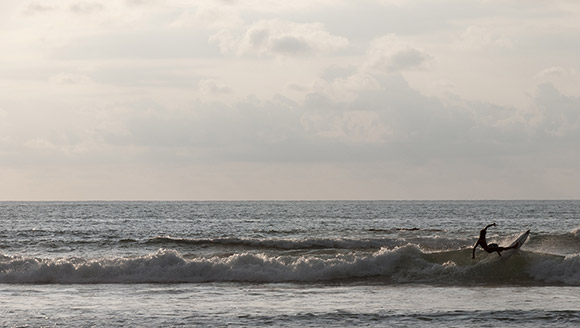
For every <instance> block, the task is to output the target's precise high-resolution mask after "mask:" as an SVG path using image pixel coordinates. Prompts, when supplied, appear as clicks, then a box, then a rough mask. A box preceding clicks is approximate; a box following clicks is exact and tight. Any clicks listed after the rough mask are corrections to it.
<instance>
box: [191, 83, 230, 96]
mask: <svg viewBox="0 0 580 328" xmlns="http://www.w3.org/2000/svg"><path fill="white" fill-rule="evenodd" d="M198 87H199V89H200V90H201V92H202V93H203V94H208V95H227V94H231V93H233V89H232V88H231V87H229V86H227V85H221V84H218V83H217V82H215V81H213V80H201V81H199V83H198Z"/></svg>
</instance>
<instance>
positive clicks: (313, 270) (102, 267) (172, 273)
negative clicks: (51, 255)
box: [0, 245, 580, 286]
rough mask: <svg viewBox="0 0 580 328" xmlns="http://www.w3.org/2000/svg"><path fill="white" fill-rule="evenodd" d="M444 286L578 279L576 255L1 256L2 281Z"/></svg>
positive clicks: (398, 251) (405, 249)
mask: <svg viewBox="0 0 580 328" xmlns="http://www.w3.org/2000/svg"><path fill="white" fill-rule="evenodd" d="M369 279H372V280H373V281H376V282H377V283H386V284H399V283H434V284H443V285H473V284H477V285H486V284H493V285H501V284H526V285H573V286H578V285H580V255H573V256H566V257H562V256H555V255H546V254H537V253H532V252H519V253H518V254H515V255H514V256H511V257H507V256H504V257H497V256H496V255H495V254H481V253H480V255H478V260H472V259H471V250H470V249H461V250H455V251H443V252H431V253H430V252H424V251H422V250H421V249H420V248H418V247H417V246H415V245H407V246H402V247H397V248H395V249H387V248H382V249H380V250H378V251H376V252H372V253H357V252H345V253H340V254H337V255H333V256H326V257H323V256H314V255H306V254H302V255H284V256H272V255H267V254H265V253H257V254H254V253H236V254H230V255H227V256H209V257H197V258H186V257H184V256H183V255H181V254H180V253H178V252H177V251H175V250H165V249H161V250H159V251H157V252H155V253H151V254H148V255H144V256H136V257H118V258H96V259H86V258H78V257H74V258H61V259H43V258H32V257H21V256H6V255H0V283H41V284H52V283H57V284H72V283H74V284H76V283H81V284H83V283H205V282H264V283H277V282H343V283H349V282H352V283H356V282H357V281H361V280H369Z"/></svg>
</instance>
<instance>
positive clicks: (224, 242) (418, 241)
mask: <svg viewBox="0 0 580 328" xmlns="http://www.w3.org/2000/svg"><path fill="white" fill-rule="evenodd" d="M146 244H153V245H158V246H160V247H164V248H165V247H167V248H170V247H172V246H175V245H180V246H187V245H190V246H212V247H215V246H222V247H236V248H251V249H281V250H301V249H351V250H357V249H377V250H378V249H380V248H388V249H393V248H395V247H401V246H405V245H408V244H413V245H417V246H419V247H420V248H421V249H427V250H440V249H442V248H447V249H457V248H461V247H466V246H469V245H471V244H473V242H472V241H471V240H466V239H451V238H439V237H435V238H433V237H412V238H404V239H403V238H374V239H373V238H366V239H348V238H307V239H260V238H213V239H189V238H176V237H171V236H157V237H154V238H151V239H149V240H147V241H146Z"/></svg>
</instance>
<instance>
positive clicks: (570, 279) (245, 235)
mask: <svg viewBox="0 0 580 328" xmlns="http://www.w3.org/2000/svg"><path fill="white" fill-rule="evenodd" d="M579 219H580V201H572V200H571V201H368V202H366V201H320V202H306V201H294V202H266V201H262V202H249V201H248V202H1V203H0V220H1V221H0V224H1V227H0V228H1V229H0V296H1V297H0V326H53V325H58V326H71V327H72V326H75V327H76V326H111V327H112V326H127V325H132V326H149V327H158V326H178V325H186V326H288V327H294V326H309V327H322V326H324V327H326V326H377V327H379V326H401V327H404V326H418V327H423V326H429V327H433V326H441V327H449V326H458V327H459V326H461V327H465V326H482V325H483V326H499V325H501V326H521V325H522V324H524V323H525V324H526V325H529V326H532V327H546V326H557V327H562V326H570V327H572V326H577V325H578V324H579V323H580V296H579V295H580V220H579ZM492 222H495V223H496V224H497V226H496V227H491V228H490V229H488V236H487V238H488V241H489V242H495V243H498V244H500V245H503V246H506V245H508V244H509V243H511V242H512V241H513V240H514V239H515V238H516V237H517V236H518V235H519V234H520V233H521V232H523V231H525V230H528V229H530V230H531V234H530V238H529V239H528V240H527V241H526V243H525V244H524V246H523V247H522V248H521V250H519V251H518V252H515V253H513V254H511V252H508V251H506V252H504V256H501V257H500V256H498V255H497V254H487V253H485V252H484V251H483V250H481V248H478V249H477V250H476V259H475V260H474V259H472V258H471V255H472V246H473V244H474V242H475V241H476V239H477V236H478V234H479V230H480V229H482V228H483V227H484V226H486V225H487V224H489V223H492Z"/></svg>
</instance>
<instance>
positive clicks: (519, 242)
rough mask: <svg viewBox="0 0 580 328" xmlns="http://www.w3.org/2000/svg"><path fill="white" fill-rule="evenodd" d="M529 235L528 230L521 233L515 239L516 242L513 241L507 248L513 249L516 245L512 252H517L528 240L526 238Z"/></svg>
mask: <svg viewBox="0 0 580 328" xmlns="http://www.w3.org/2000/svg"><path fill="white" fill-rule="evenodd" d="M529 235H530V230H528V231H526V232H523V233H522V234H521V235H520V236H519V237H518V238H516V240H514V242H513V243H511V244H510V245H509V246H508V247H513V246H515V245H516V244H517V247H516V248H514V250H518V249H520V248H521V247H522V246H523V245H524V243H525V242H526V240H527V239H528V236H529Z"/></svg>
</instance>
